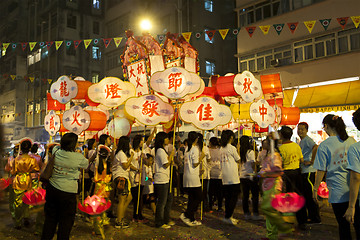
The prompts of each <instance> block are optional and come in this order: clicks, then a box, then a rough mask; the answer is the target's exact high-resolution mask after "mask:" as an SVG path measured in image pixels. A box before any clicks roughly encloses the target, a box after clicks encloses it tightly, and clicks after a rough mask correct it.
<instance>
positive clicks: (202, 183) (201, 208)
mask: <svg viewBox="0 0 360 240" xmlns="http://www.w3.org/2000/svg"><path fill="white" fill-rule="evenodd" d="M202 133H203V145H204V142H205V133H206V132H205V131H202ZM200 155H201V154H200ZM205 161H206V159H205ZM203 191H204V161H203V163H202V164H201V194H203ZM203 212H204V199H203V200H202V201H201V206H200V220H203Z"/></svg>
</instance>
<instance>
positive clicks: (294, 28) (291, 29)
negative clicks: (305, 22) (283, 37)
mask: <svg viewBox="0 0 360 240" xmlns="http://www.w3.org/2000/svg"><path fill="white" fill-rule="evenodd" d="M287 25H288V27H289V29H290V31H291V33H292V34H294V32H295V30H296V28H297V26H298V22H295V23H288V24H287Z"/></svg>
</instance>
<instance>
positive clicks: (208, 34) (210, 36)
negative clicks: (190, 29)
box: [205, 30, 216, 41]
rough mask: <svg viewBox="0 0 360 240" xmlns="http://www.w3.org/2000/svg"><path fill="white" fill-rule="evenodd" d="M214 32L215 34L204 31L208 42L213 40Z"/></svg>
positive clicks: (212, 31)
mask: <svg viewBox="0 0 360 240" xmlns="http://www.w3.org/2000/svg"><path fill="white" fill-rule="evenodd" d="M215 32H216V30H210V31H205V33H206V35H207V36H208V37H209V39H210V41H211V40H212V39H213V37H214V34H215Z"/></svg>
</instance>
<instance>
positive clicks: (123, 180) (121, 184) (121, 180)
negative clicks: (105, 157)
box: [116, 177, 126, 191]
mask: <svg viewBox="0 0 360 240" xmlns="http://www.w3.org/2000/svg"><path fill="white" fill-rule="evenodd" d="M117 180H118V183H117V186H116V187H117V189H118V190H120V191H124V189H125V183H126V178H124V177H118V178H117Z"/></svg>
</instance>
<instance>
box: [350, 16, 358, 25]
mask: <svg viewBox="0 0 360 240" xmlns="http://www.w3.org/2000/svg"><path fill="white" fill-rule="evenodd" d="M351 20H352V21H353V23H354V25H355V27H356V28H358V26H359V23H360V16H352V17H351Z"/></svg>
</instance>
